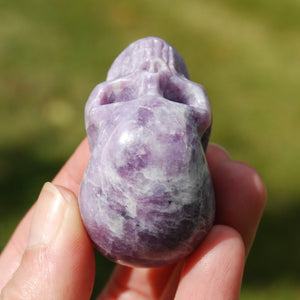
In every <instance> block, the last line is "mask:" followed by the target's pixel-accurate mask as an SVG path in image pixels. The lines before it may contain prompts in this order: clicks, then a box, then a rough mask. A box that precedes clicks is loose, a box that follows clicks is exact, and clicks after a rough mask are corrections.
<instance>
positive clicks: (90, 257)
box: [0, 139, 267, 300]
mask: <svg viewBox="0 0 300 300" xmlns="http://www.w3.org/2000/svg"><path fill="white" fill-rule="evenodd" d="M88 160H89V147H88V143H87V140H86V139H85V140H84V141H83V142H82V143H81V144H80V145H79V147H78V148H77V150H76V151H75V152H74V154H73V155H72V156H71V157H70V159H69V160H68V161H67V162H66V164H65V165H64V166H63V168H62V169H61V171H60V172H59V173H58V174H57V176H56V177H55V178H54V179H53V181H52V183H46V184H45V185H44V187H43V189H42V191H41V193H40V195H39V197H38V200H37V202H36V203H35V204H34V205H33V207H32V208H31V209H30V210H29V211H28V213H27V214H26V215H25V217H24V218H23V219H22V220H21V222H20V224H19V225H18V227H17V228H16V230H15V232H14V234H13V235H12V237H11V239H10V240H9V242H8V244H7V245H6V247H5V248H4V250H3V251H2V253H1V256H0V274H1V276H0V291H1V294H0V299H1V300H11V299H26V300H27V299H28V300H29V299H30V300H33V299H44V300H50V299H53V300H54V299H56V300H57V299H63V300H68V299H72V300H76V299H80V300H85V299H90V296H91V293H92V289H93V284H94V278H95V258H94V253H93V245H92V242H91V241H90V239H89V237H88V235H87V233H86V231H85V229H84V227H83V224H82V222H81V219H80V214H79V209H78V204H77V199H76V196H77V194H78V190H79V186H80V182H81V179H82V176H83V174H84V171H85V168H86V166H87V163H88ZM207 161H208V164H209V168H210V172H211V176H212V180H213V184H214V189H215V195H216V220H215V225H214V226H213V228H212V229H211V230H210V232H209V233H208V235H207V236H206V238H205V239H204V241H203V242H202V243H201V245H200V246H199V247H198V248H197V249H196V250H195V251H194V252H193V253H192V254H191V255H190V256H189V257H187V258H186V259H185V260H184V261H180V262H179V263H178V264H176V265H171V266H166V267H161V268H154V269H147V268H136V269H135V268H129V267H125V266H120V265H117V266H116V267H115V270H114V272H113V274H112V275H111V278H110V280H109V282H108V283H107V286H106V288H105V289H104V291H103V292H102V293H101V295H99V297H98V298H97V300H103V299H131V300H134V299H163V300H166V299H178V300H179V299H190V300H192V299H230V300H232V299H238V298H239V294H240V288H241V282H242V277H243V270H244V265H245V260H246V257H247V255H248V253H249V251H250V248H251V245H252V242H253V240H254V237H255V233H256V230H257V227H258V224H259V221H260V218H261V215H262V212H263V209H264V206H265V203H266V198H267V196H266V188H265V186H264V184H263V182H262V180H261V178H260V176H259V175H258V173H257V172H256V171H255V170H254V169H253V168H252V167H251V166H249V165H247V164H245V163H241V162H237V161H234V160H231V158H230V156H229V155H228V153H227V152H226V151H225V150H224V149H223V148H221V147H220V146H217V145H213V144H210V145H209V147H208V151H207ZM97 272H101V269H100V270H97Z"/></svg>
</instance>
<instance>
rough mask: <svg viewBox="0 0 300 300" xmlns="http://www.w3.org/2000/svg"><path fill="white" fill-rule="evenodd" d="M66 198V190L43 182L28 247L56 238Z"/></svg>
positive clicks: (46, 242) (64, 210) (65, 206)
mask: <svg viewBox="0 0 300 300" xmlns="http://www.w3.org/2000/svg"><path fill="white" fill-rule="evenodd" d="M67 198H68V197H66V192H64V193H61V192H60V190H59V188H57V187H56V186H55V185H54V184H52V183H50V182H47V183H45V185H44V186H43V188H42V191H41V193H40V195H39V198H38V201H37V203H36V206H35V209H34V214H33V219H32V223H31V228H30V234H29V240H28V247H34V246H38V245H48V244H50V242H51V241H53V240H54V239H55V238H56V236H57V234H58V232H59V229H60V228H61V225H62V223H63V220H64V217H65V214H66V211H67V207H68V199H67Z"/></svg>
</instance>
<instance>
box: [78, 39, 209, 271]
mask: <svg viewBox="0 0 300 300" xmlns="http://www.w3.org/2000/svg"><path fill="white" fill-rule="evenodd" d="M85 120H86V130H87V135H88V140H89V145H90V152H91V158H90V161H89V164H88V166H87V169H86V171H85V174H84V178H83V180H82V183H81V187H80V192H79V207H80V212H81V216H82V219H83V222H84V225H85V227H86V229H87V231H88V234H89V236H90V237H91V239H92V240H93V242H94V243H95V245H96V247H97V248H98V249H99V251H101V252H102V253H103V254H104V255H105V256H107V257H108V258H110V259H111V260H113V261H115V262H118V263H120V264H124V265H129V266H140V267H158V266H163V265H167V264H172V263H175V262H177V261H178V260H180V259H182V258H184V257H186V256H187V255H189V254H190V253H191V252H192V251H193V250H194V249H195V248H196V247H197V246H198V245H199V244H200V242H201V241H202V240H203V238H204V237H205V235H206V234H207V232H208V231H209V229H210V228H211V226H212V224H213V221H214V213H215V203H214V193H213V187H212V182H211V178H210V174H209V170H208V166H207V163H206V159H205V151H206V148H207V144H208V140H209V135H210V129H211V108H210V103H209V100H208V98H207V95H206V93H205V90H204V88H203V87H202V86H201V85H198V84H196V83H194V82H191V81H189V79H188V72H187V68H186V65H185V63H184V61H183V59H182V58H181V56H180V55H179V54H178V52H177V51H176V50H175V49H174V48H173V47H172V46H170V45H169V44H168V43H166V42H165V41H163V40H161V39H159V38H154V37H149V38H144V39H141V40H138V41H136V42H134V43H132V44H131V45H129V46H128V47H127V48H126V49H125V50H124V51H123V52H122V53H121V54H120V55H119V56H118V57H117V59H116V60H115V62H114V63H113V64H112V66H111V68H110V70H109V72H108V76H107V80H106V81H105V82H103V83H101V84H99V85H97V86H96V87H95V89H94V90H93V92H92V93H91V95H90V97H89V99H88V101H87V104H86V108H85Z"/></svg>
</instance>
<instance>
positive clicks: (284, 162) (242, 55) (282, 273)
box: [0, 0, 300, 299]
mask: <svg viewBox="0 0 300 300" xmlns="http://www.w3.org/2000/svg"><path fill="white" fill-rule="evenodd" d="M150 35H151V36H158V37H161V38H163V39H165V40H166V41H168V42H169V43H170V44H172V45H173V46H174V47H175V48H176V49H177V50H178V51H179V53H181V55H182V56H183V58H184V59H185V61H186V64H187V66H188V68H189V73H190V77H191V79H192V80H193V81H196V82H199V83H201V84H203V85H204V86H205V87H206V89H207V92H208V94H209V97H210V100H211V103H212V107H213V114H214V124H213V132H212V141H213V142H215V143H220V144H222V145H223V146H224V147H225V148H227V150H228V151H229V152H230V154H231V156H232V158H234V159H237V160H242V161H245V162H247V163H249V164H251V165H253V166H254V167H255V168H256V169H257V170H258V171H259V173H260V174H261V176H262V178H263V180H264V181H265V183H266V185H267V189H268V204H267V208H266V211H265V214H264V216H263V219H262V222H261V226H260V228H259V231H258V234H257V238H256V241H255V244H254V246H253V249H252V252H251V254H250V256H249V259H248V263H247V266H246V270H245V276H244V281H243V287H242V294H241V299H300V287H299V282H300V241H299V228H300V218H299V212H300V203H299V198H300V185H299V169H300V158H299V153H300V140H299V128H300V117H299V115H300V101H299V96H300V2H299V1H298V0H287V1H283V0H281V1H279V0H273V1H271V0H264V1H263V0H253V1H250V0H246V1H233V0H222V1H221V0H212V1H196V0H190V1H188V0H186V1H177V0H173V1H171V0H167V1H158V0H144V1H137V0H135V1H134V0H133V1H95V0H87V1H85V2H81V1H78V0H73V1H70V0H66V1H58V0H48V1H44V2H43V3H42V2H40V1H36V0H28V1H21V0H12V1H0V200H1V206H0V250H1V249H3V247H4V245H5V244H6V242H7V240H8V238H9V236H10V235H11V233H12V232H13V230H14V228H15V226H16V225H17V223H18V221H19V220H20V218H21V217H22V216H23V215H24V213H25V211H27V210H28V208H29V207H30V206H31V205H32V204H33V202H34V201H35V199H36V198H37V196H38V193H39V190H40V189H41V187H42V185H43V183H44V182H45V181H49V180H51V179H52V178H53V176H54V175H55V174H56V173H57V171H58V170H59V169H60V167H61V166H62V164H63V163H64V161H65V160H66V159H67V158H68V157H69V156H70V154H71V153H72V152H73V150H74V149H75V147H76V146H77V145H78V143H79V142H80V141H81V140H82V139H83V138H84V136H85V130H84V119H83V110H84V105H85V101H86V99H87V97H88V95H89V93H90V92H91V90H92V89H93V88H94V86H95V85H96V84H97V83H99V82H101V81H103V80H105V77H106V72H107V70H108V68H109V67H110V65H111V63H112V61H113V60H114V58H115V57H116V56H117V55H118V54H119V53H120V52H121V51H122V50H123V49H124V48H125V47H126V46H127V45H128V44H129V43H130V42H132V41H134V40H136V39H138V38H141V37H145V36H150ZM97 264H98V268H99V269H98V270H97V278H96V285H95V292H94V294H96V293H97V291H99V290H101V288H102V286H103V284H104V283H105V281H106V280H107V278H108V276H109V272H110V270H111V268H112V263H110V262H108V261H107V260H105V259H103V258H102V257H101V255H100V254H97ZM100 268H101V269H100ZM254 297H255V298H254Z"/></svg>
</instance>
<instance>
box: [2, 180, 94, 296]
mask: <svg viewBox="0 0 300 300" xmlns="http://www.w3.org/2000/svg"><path fill="white" fill-rule="evenodd" d="M94 269H95V262H94V254H93V247H92V245H91V242H90V240H89V238H88V236H87V234H86V231H85V229H84V227H83V225H82V222H81V219H80V215H79V210H78V205H77V200H76V198H75V196H74V195H73V194H72V193H71V192H70V191H68V190H67V189H65V188H63V187H58V186H55V185H53V184H51V183H46V184H45V185H44V187H43V189H42V191H41V193H40V196H39V198H38V201H37V203H36V205H35V209H34V215H33V219H32V223H31V228H30V235H29V240H28V245H27V247H26V249H25V251H24V254H23V257H22V260H21V263H20V266H19V268H18V269H17V270H16V272H15V273H14V275H13V276H12V278H11V279H10V281H9V282H8V283H7V284H6V286H5V287H4V288H3V290H2V293H1V295H0V299H1V300H6V299H26V300H27V299H28V300H29V299H30V300H33V299H45V300H48V299H49V300H50V299H66V300H67V299H89V298H90V295H91V292H92V288H93V281H94V272H95V270H94Z"/></svg>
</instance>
